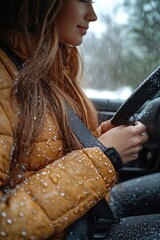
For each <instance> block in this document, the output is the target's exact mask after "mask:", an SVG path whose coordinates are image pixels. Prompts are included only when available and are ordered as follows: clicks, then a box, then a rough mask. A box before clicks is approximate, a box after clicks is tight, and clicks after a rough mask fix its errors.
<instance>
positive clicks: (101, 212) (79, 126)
mask: <svg viewBox="0 0 160 240" xmlns="http://www.w3.org/2000/svg"><path fill="white" fill-rule="evenodd" d="M66 106H67V107H66V108H67V115H68V119H69V123H70V127H71V129H72V131H73V132H74V134H75V135H76V136H77V138H78V139H79V141H80V142H81V144H82V145H83V146H84V147H85V148H92V147H99V146H101V147H102V144H101V143H100V142H99V140H98V139H97V138H96V137H95V136H94V135H93V134H92V133H91V132H90V131H89V129H88V128H87V127H86V126H85V125H84V123H83V122H82V121H81V119H80V118H79V117H78V115H77V114H76V113H75V112H74V110H73V109H72V108H71V106H70V105H69V104H67V103H66ZM90 212H92V216H94V221H95V225H94V227H93V229H92V230H91V233H90V235H91V238H88V239H92V240H96V239H105V237H106V234H107V232H108V230H109V228H110V226H111V225H112V224H114V223H119V222H120V219H119V218H117V217H115V216H114V215H113V213H112V210H111V208H110V207H109V205H108V203H107V201H106V199H102V200H101V201H99V202H98V203H97V204H96V205H95V206H94V207H93V208H92V209H91V210H90ZM74 227H75V226H74ZM71 232H74V229H72V230H71ZM68 239H70V240H72V238H68ZM86 239H87V238H86ZM73 240H74V238H73Z"/></svg>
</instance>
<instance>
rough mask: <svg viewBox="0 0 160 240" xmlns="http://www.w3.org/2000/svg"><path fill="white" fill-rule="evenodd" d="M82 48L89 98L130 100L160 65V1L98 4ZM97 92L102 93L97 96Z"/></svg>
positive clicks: (98, 1) (104, 1)
mask: <svg viewBox="0 0 160 240" xmlns="http://www.w3.org/2000/svg"><path fill="white" fill-rule="evenodd" d="M93 6H94V8H95V11H96V13H97V15H98V20H97V22H94V23H91V24H90V30H89V32H88V34H87V35H86V36H85V37H84V42H83V44H82V46H81V48H82V52H83V58H84V60H85V69H84V70H85V78H86V79H87V81H84V82H83V88H84V89H85V91H86V93H87V94H88V96H89V97H92V96H93V97H99V96H100V97H105V98H112V97H113V98H118V97H119V98H124V99H125V98H126V97H127V96H128V95H129V94H130V93H131V91H132V90H133V89H135V87H137V85H138V84H139V83H140V82H141V81H143V80H144V79H145V78H146V77H147V76H148V75H149V74H150V73H151V72H152V71H154V69H155V68H157V67H158V66H159V65H160V57H159V56H160V31H159V17H160V4H159V0H145V1H144V0H112V1H109V0H96V1H95V3H94V4H93ZM95 91H98V92H96V93H95Z"/></svg>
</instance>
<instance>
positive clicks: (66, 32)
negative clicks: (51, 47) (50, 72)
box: [57, 0, 97, 46]
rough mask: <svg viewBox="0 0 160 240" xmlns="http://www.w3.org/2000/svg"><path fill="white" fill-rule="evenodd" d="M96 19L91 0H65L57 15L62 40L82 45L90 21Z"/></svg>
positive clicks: (74, 44)
mask: <svg viewBox="0 0 160 240" xmlns="http://www.w3.org/2000/svg"><path fill="white" fill-rule="evenodd" d="M96 20H97V16H96V14H95V12H94V9H93V6H92V1H91V0H64V3H63V7H62V8H61V10H60V12H59V14H58V17H57V25H58V32H59V36H60V41H61V42H64V43H67V44H70V45H73V46H78V45H80V44H81V43H82V38H83V36H84V35H86V34H87V30H88V28H89V23H90V22H93V21H96Z"/></svg>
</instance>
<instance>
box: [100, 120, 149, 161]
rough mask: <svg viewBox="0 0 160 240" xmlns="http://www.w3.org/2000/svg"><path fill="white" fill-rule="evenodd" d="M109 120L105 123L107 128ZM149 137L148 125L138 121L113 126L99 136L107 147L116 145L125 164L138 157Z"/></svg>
mask: <svg viewBox="0 0 160 240" xmlns="http://www.w3.org/2000/svg"><path fill="white" fill-rule="evenodd" d="M107 122H108V121H107ZM107 122H105V125H104V126H105V127H106V128H105V129H107V127H108V125H107V124H108V123H107ZM101 126H103V124H102V125H101ZM110 126H111V125H110ZM102 130H104V128H102ZM101 132H103V131H101ZM148 138H149V137H148V134H147V133H146V127H145V126H144V125H143V124H142V123H140V122H136V123H135V126H131V125H130V126H125V125H121V126H118V127H114V128H111V129H110V130H108V131H107V132H105V133H103V134H102V135H101V136H100V137H99V141H100V142H101V143H102V144H103V145H104V146H106V147H114V148H115V149H116V150H117V151H118V152H119V154H120V155H121V158H122V161H123V164H125V163H127V162H130V161H132V160H135V159H136V158H137V157H138V153H139V151H140V150H142V148H143V146H142V145H143V143H145V142H146V141H148Z"/></svg>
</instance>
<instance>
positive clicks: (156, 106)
mask: <svg viewBox="0 0 160 240" xmlns="http://www.w3.org/2000/svg"><path fill="white" fill-rule="evenodd" d="M159 90H160V67H158V68H157V69H156V70H155V71H154V72H153V73H151V74H150V75H149V76H148V77H147V78H146V79H145V80H144V81H143V82H142V83H141V84H140V85H139V86H138V87H137V88H136V89H135V91H134V92H133V93H132V94H131V96H130V97H129V98H128V99H127V100H126V101H125V102H124V103H123V104H122V105H121V107H120V108H119V109H118V110H117V112H116V114H115V115H114V116H113V117H112V119H111V122H112V124H113V125H115V126H118V125H121V124H127V125H128V124H132V123H133V122H132V120H131V119H132V117H133V116H134V114H135V113H136V112H137V110H138V109H139V108H140V107H141V106H142V105H143V104H144V103H145V102H146V101H147V100H149V99H152V98H153V96H154V95H155V94H156V93H157V92H158V91H159ZM136 121H140V122H142V123H143V124H144V125H145V126H146V128H147V133H148V135H149V140H148V142H147V143H145V144H144V146H145V147H146V148H148V149H150V150H156V151H158V152H160V147H159V145H160V98H156V99H154V100H152V101H151V102H150V103H149V104H147V105H146V107H145V108H144V109H143V110H142V112H141V113H140V114H139V115H138V117H137V118H136Z"/></svg>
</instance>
